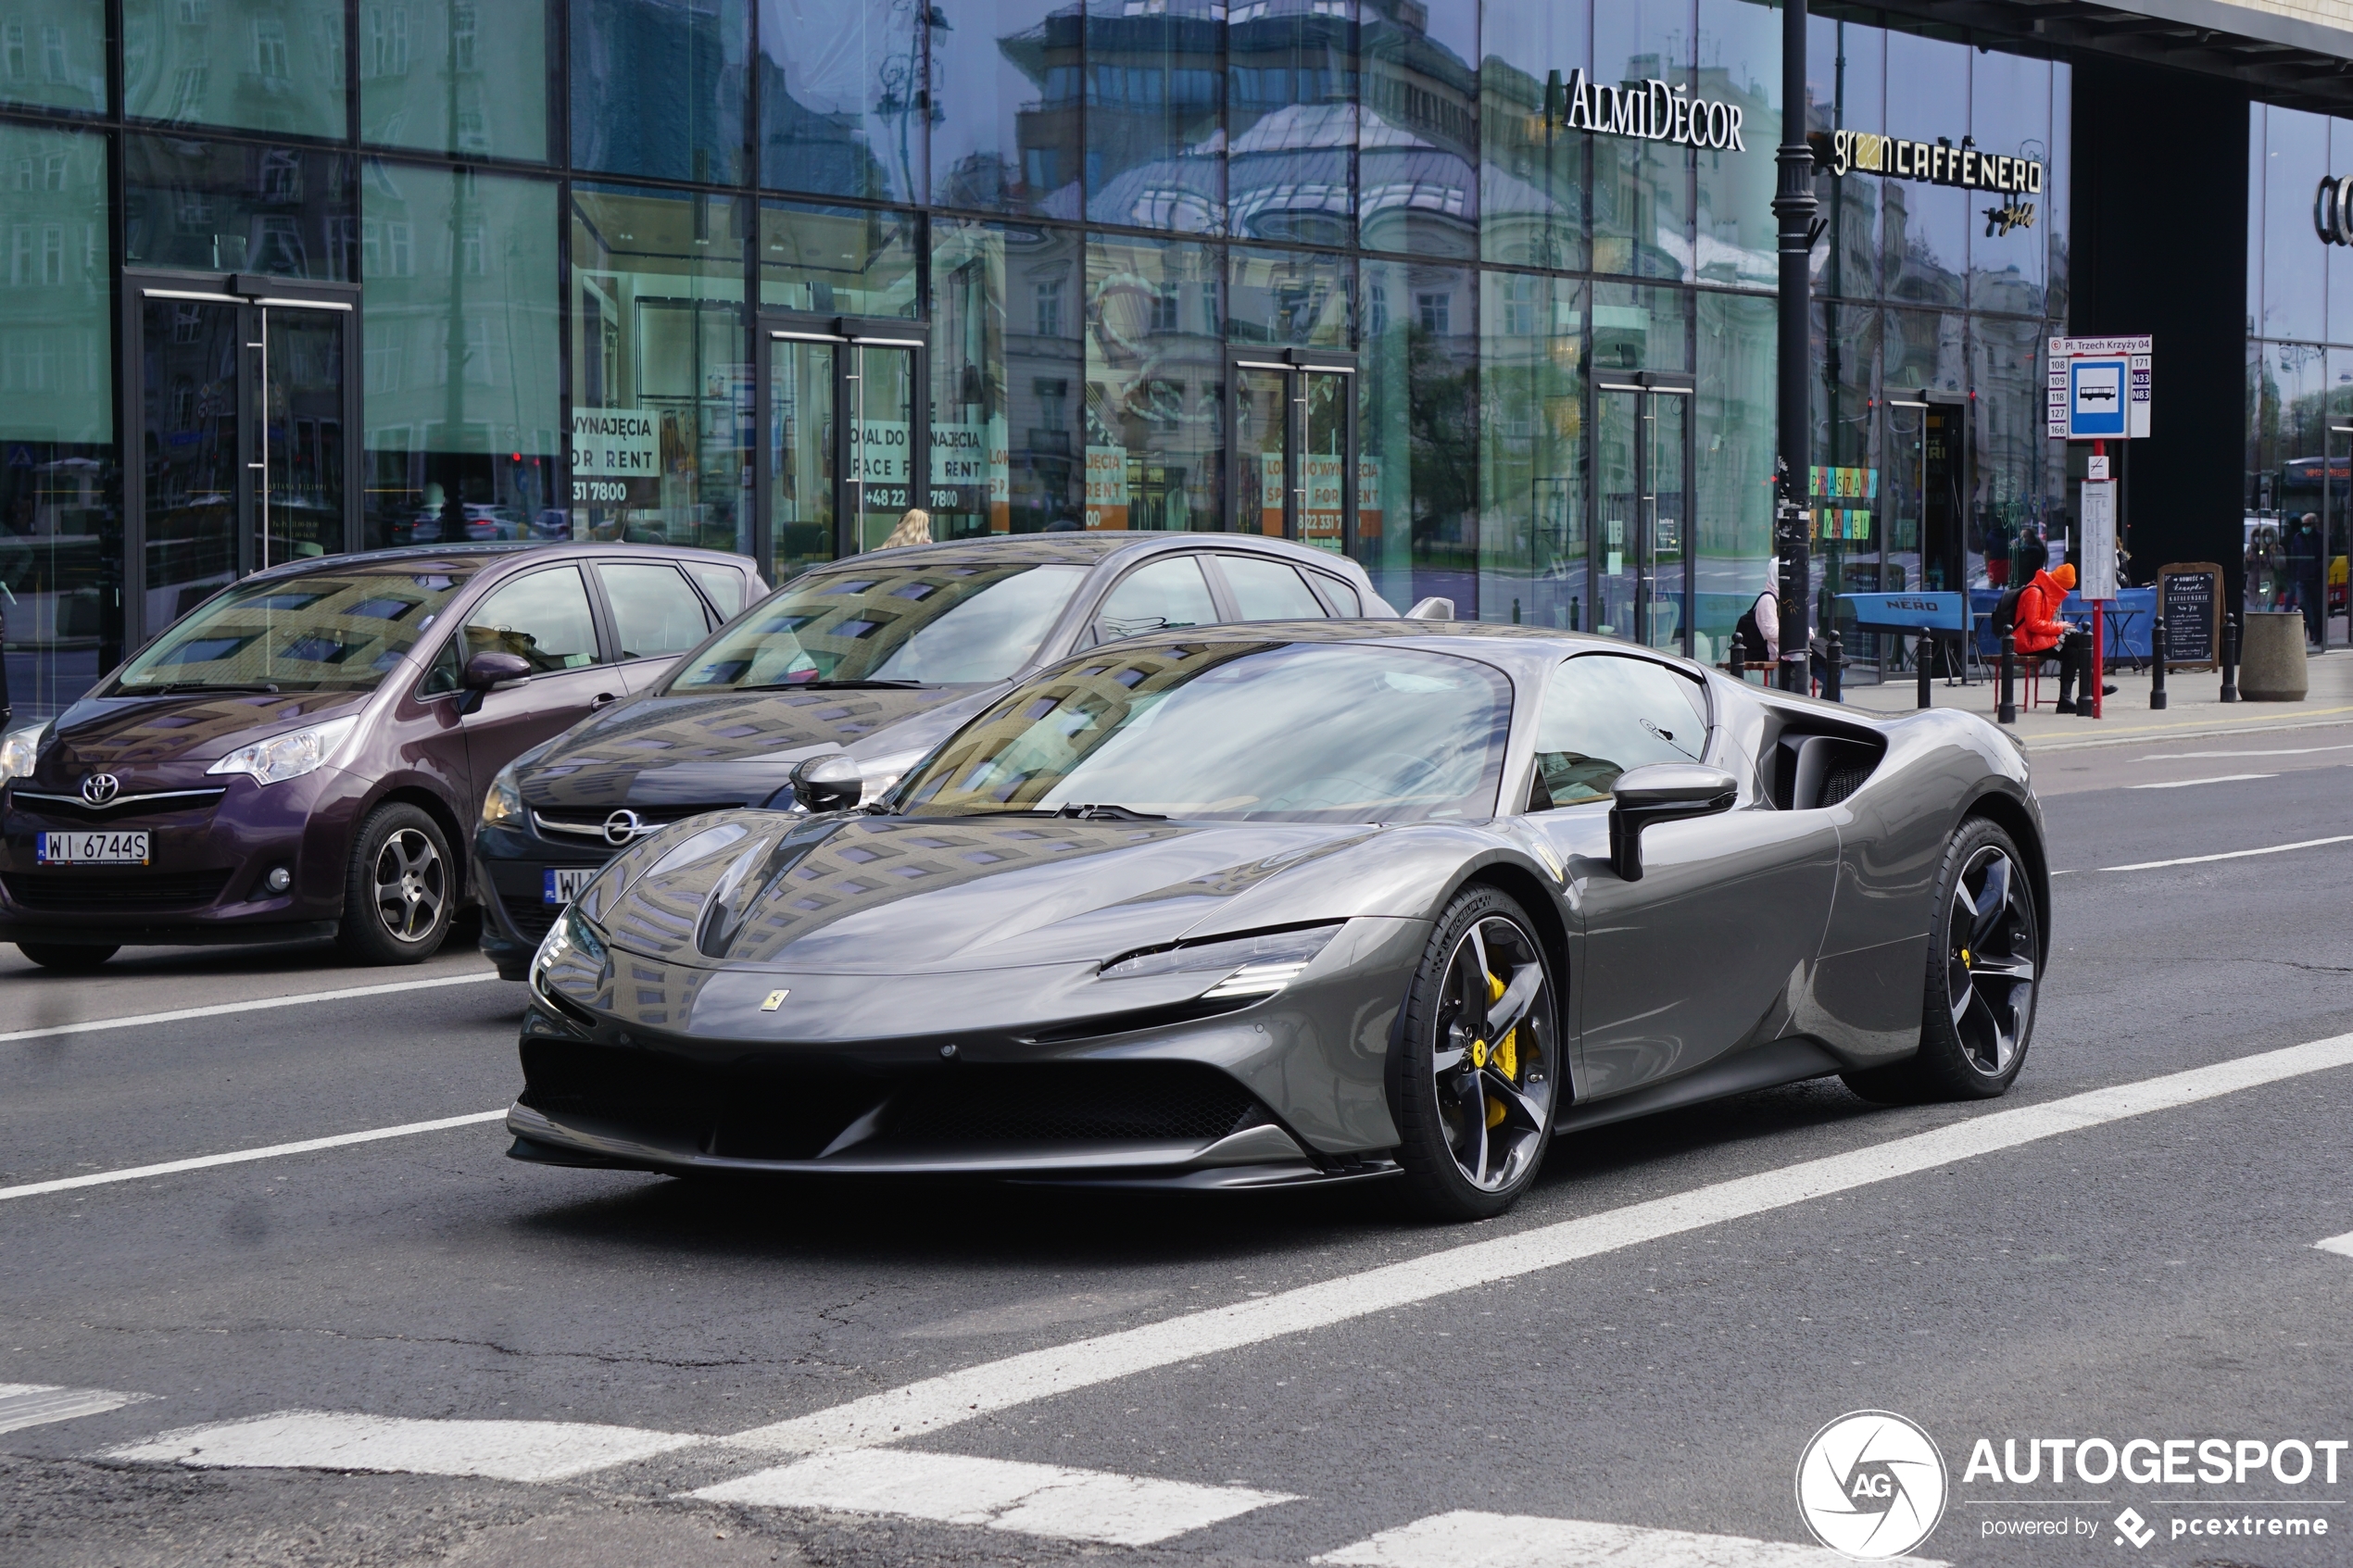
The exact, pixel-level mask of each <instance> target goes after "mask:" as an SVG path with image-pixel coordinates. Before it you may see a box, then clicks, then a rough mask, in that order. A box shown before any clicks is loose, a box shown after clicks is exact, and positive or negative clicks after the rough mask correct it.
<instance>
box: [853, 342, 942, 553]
mask: <svg viewBox="0 0 2353 1568" xmlns="http://www.w3.org/2000/svg"><path fill="white" fill-rule="evenodd" d="M921 347H922V345H920V344H886V343H877V342H875V341H872V340H858V339H853V340H852V341H851V344H850V346H849V351H848V352H847V353H846V354H844V355H843V356H842V358H844V360H845V361H847V363H848V364H849V376H848V380H849V398H848V400H847V401H848V407H849V408H850V410H851V413H850V420H849V459H850V460H849V483H850V486H851V491H852V496H851V500H850V504H849V507H848V508H847V510H848V511H849V515H850V516H851V517H852V518H854V519H855V520H856V524H855V526H856V529H857V533H856V537H855V543H854V544H853V546H851V547H852V549H853V550H859V551H863V550H873V549H878V548H880V547H881V546H882V543H883V541H884V540H886V539H887V538H889V537H890V535H891V531H892V530H893V529H896V528H897V527H898V526H899V522H900V519H901V518H902V517H904V516H905V515H906V514H907V509H908V508H910V507H912V506H915V505H916V504H917V501H916V496H915V488H914V482H915V472H916V464H915V462H914V452H915V445H916V441H917V437H918V435H919V431H918V430H917V428H916V424H915V391H916V388H917V387H918V386H919V385H920V384H921V382H920V380H919V379H918V377H917V375H916V373H915V370H916V367H915V355H916V351H917V350H918V349H919V348H921ZM926 498H928V497H926Z"/></svg>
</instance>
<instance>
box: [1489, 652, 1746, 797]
mask: <svg viewBox="0 0 2353 1568" xmlns="http://www.w3.org/2000/svg"><path fill="white" fill-rule="evenodd" d="M1706 700H1707V699H1706V697H1705V695H1703V694H1702V693H1701V691H1700V689H1699V687H1698V686H1697V685H1695V684H1692V682H1690V681H1687V680H1685V679H1684V678H1683V677H1682V676H1680V675H1678V674H1676V673H1675V672H1674V671H1671V670H1669V669H1667V667H1666V666H1664V665H1661V664H1654V663H1652V662H1651V661H1650V660H1648V659H1625V658H1620V657H1618V656H1617V655H1615V654H1586V655H1583V656H1581V657H1579V658H1577V659H1570V660H1568V661H1567V663H1565V664H1563V665H1562V666H1561V668H1560V670H1559V671H1558V672H1557V673H1555V674H1554V676H1553V682H1552V685H1551V686H1550V687H1549V688H1548V689H1547V690H1546V691H1545V693H1544V703H1543V706H1542V707H1541V709H1538V710H1537V715H1536V784H1535V786H1534V787H1532V788H1531V789H1530V790H1529V809H1530V810H1544V809H1550V808H1551V807H1554V806H1574V805H1577V804H1578V803H1579V802H1580V801H1586V800H1604V799H1606V798H1608V797H1609V793H1610V790H1611V788H1612V786H1613V785H1615V784H1617V775H1618V774H1620V773H1622V772H1624V771H1626V770H1627V769H1629V768H1639V767H1642V765H1643V764H1645V763H1649V762H1696V761H1698V760H1699V759H1700V758H1701V757H1702V756H1704V755H1705V752H1706V750H1707V721H1706V717H1705V714H1706V708H1705V704H1706Z"/></svg>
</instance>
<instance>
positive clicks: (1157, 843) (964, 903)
mask: <svg viewBox="0 0 2353 1568" xmlns="http://www.w3.org/2000/svg"><path fill="white" fill-rule="evenodd" d="M1380 831H1381V830H1378V829H1375V828H1368V827H1364V826H1361V825H1351V826H1327V825H1322V824H1307V823H1289V822H1237V823H1216V824H1193V823H1176V822H1152V821H1142V822H1130V821H1117V822H1113V821H1076V820H1072V819H1068V818H1057V817H1009V818H1004V819H989V818H969V817H965V818H951V819H924V818H905V817H870V816H847V817H844V816H825V817H814V818H794V817H788V816H785V815H783V814H781V813H776V812H766V811H727V812H721V813H717V814H714V815H711V816H706V817H698V818H696V819H694V820H693V821H692V822H686V823H682V824H680V825H679V826H678V827H675V828H673V829H670V830H667V831H666V832H664V833H662V834H658V835H656V836H655V837H652V838H649V839H648V840H646V841H645V842H643V843H641V844H639V845H637V846H635V847H633V848H631V849H630V850H629V851H628V852H627V853H626V854H625V855H623V856H622V857H621V858H620V859H617V860H616V861H615V862H614V863H613V865H612V867H611V868H610V870H609V871H608V872H607V873H606V874H605V875H604V876H602V877H600V878H598V881H597V882H596V884H593V885H592V886H591V888H590V889H589V890H588V892H587V893H585V894H584V895H583V896H582V898H581V903H580V909H581V912H582V913H584V914H585V915H586V916H587V917H588V918H589V919H590V920H592V921H594V922H597V924H598V926H599V927H600V928H601V929H602V930H603V931H604V933H605V935H606V938H607V940H609V941H610V943H611V944H612V946H613V947H616V948H618V949H620V950H622V951H623V952H627V953H635V954H637V955H639V956H641V957H645V958H652V959H661V960H670V961H673V962H678V963H685V964H690V965H696V966H699V967H721V968H750V969H761V970H774V971H779V972H799V973H833V974H882V973H895V974H909V973H920V972H955V971H966V970H980V969H1001V968H1005V967H1008V966H1012V965H1019V964H1051V963H1068V962H1075V961H1089V962H1091V961H1097V960H1104V959H1108V958H1113V957H1116V956H1117V955H1119V954H1120V953H1122V952H1125V951H1130V950H1133V949H1135V948H1137V947H1151V946H1154V945H1157V944H1160V943H1164V942H1170V941H1174V940H1176V939H1177V938H1179V937H1181V936H1184V935H1189V934H1193V933H1196V932H1214V931H1219V930H1225V929H1239V927H1236V926H1232V925H1230V924H1229V923H1228V922H1229V921H1231V920H1232V919H1234V918H1238V911H1237V910H1236V909H1235V908H1234V906H1235V905H1236V903H1237V901H1238V900H1245V899H1247V898H1248V896H1249V895H1251V894H1252V891H1253V890H1255V889H1257V888H1259V887H1260V886H1262V885H1263V884H1268V883H1270V882H1273V881H1275V880H1277V879H1279V878H1281V877H1282V876H1283V875H1284V874H1285V873H1286V872H1297V871H1298V870H1299V869H1300V868H1302V867H1303V866H1305V865H1307V864H1309V863H1310V862H1314V861H1317V860H1321V859H1326V858H1327V857H1329V856H1332V855H1334V854H1336V853H1340V852H1344V851H1346V850H1348V849H1350V848H1352V847H1355V846H1358V845H1362V844H1364V843H1365V841H1367V840H1368V839H1370V838H1372V837H1374V836H1376V835H1377V834H1378V833H1379V832H1380ZM1349 912H1351V911H1348V910H1344V909H1334V910H1331V911H1329V915H1330V918H1332V919H1335V920H1337V919H1340V918H1342V917H1343V916H1344V915H1346V914H1347V913H1349ZM1281 923H1290V922H1288V921H1286V922H1281Z"/></svg>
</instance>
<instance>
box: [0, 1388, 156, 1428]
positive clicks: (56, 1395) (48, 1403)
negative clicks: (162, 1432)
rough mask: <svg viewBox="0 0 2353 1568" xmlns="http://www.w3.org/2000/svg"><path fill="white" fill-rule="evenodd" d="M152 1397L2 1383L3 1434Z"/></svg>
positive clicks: (0, 1422) (116, 1408) (107, 1390)
mask: <svg viewBox="0 0 2353 1568" xmlns="http://www.w3.org/2000/svg"><path fill="white" fill-rule="evenodd" d="M154 1398H155V1396H154V1395H153V1394H122V1393H118V1392H116V1391H115V1390H114V1389H112V1388H55V1387H51V1386H49V1385H47V1384H45V1383H0V1432H14V1431H17V1430H18V1429H19V1428H20V1427H26V1426H46V1425H47V1424H49V1423H51V1422H53V1421H71V1420H73V1419H74V1418H75V1417H76V1416H83V1415H101V1414H104V1413H105V1412H106V1411H119V1410H120V1409H121V1408H122V1407H123V1406H125V1405H130V1404H136V1403H138V1402H139V1401H140V1400H141V1399H154Z"/></svg>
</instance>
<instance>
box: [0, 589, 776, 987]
mask: <svg viewBox="0 0 2353 1568" xmlns="http://www.w3.org/2000/svg"><path fill="white" fill-rule="evenodd" d="M762 586H763V585H762V584H761V583H759V581H758V579H757V577H756V576H754V575H753V573H752V571H751V568H750V564H749V562H747V561H745V560H743V559H741V558H737V557H734V556H726V555H721V554H718V553H716V552H712V551H703V550H685V549H671V548H665V547H649V546H631V545H597V544H561V545H539V546H527V545H504V546H500V545H489V546H482V545H462V544H460V545H440V546H431V547H426V548H412V549H400V550H382V551H376V552H373V553H371V554H366V555H356V556H341V557H336V558H333V559H325V560H318V559H314V560H308V561H304V562H301V563H298V564H296V565H291V566H285V567H280V568H277V569H275V570H273V571H264V572H260V573H258V574H256V575H254V576H252V577H247V578H245V579H244V580H242V581H240V582H238V583H234V584H233V585H232V586H230V587H228V588H226V589H224V590H223V591H221V592H220V593H219V594H216V595H215V596H213V597H211V598H210V599H208V600H207V601H205V603H203V604H202V605H200V606H198V607H197V608H195V609H194V610H192V611H190V612H189V613H188V614H187V615H186V616H184V617H182V619H181V620H180V621H178V622H176V623H175V624H174V625H173V626H172V627H171V628H170V630H169V631H167V632H165V633H163V634H162V635H161V636H159V637H157V639H156V640H155V641H154V642H152V643H150V644H149V645H148V646H145V648H142V649H141V650H140V651H139V652H138V653H137V654H136V655H134V656H133V657H132V659H130V661H129V662H128V663H126V664H124V665H123V666H122V667H121V668H120V670H117V671H114V673H113V674H111V675H109V676H108V677H107V679H105V680H104V681H101V682H100V683H99V684H97V685H96V686H95V687H94V688H93V689H92V690H91V692H90V694H89V695H88V696H84V697H83V698H82V700H80V701H79V702H76V703H75V704H74V705H73V706H72V707H71V708H69V709H67V710H66V711H65V712H63V713H61V714H59V715H58V716H57V718H56V719H54V720H52V721H49V722H47V723H44V724H41V725H37V726H34V727H32V728H30V729H22V730H18V731H16V732H15V733H14V734H9V735H8V736H6V739H5V740H0V941H8V942H14V943H15V944H16V945H17V946H18V947H19V948H20V949H21V950H22V951H23V952H24V954H25V956H26V957H27V958H30V959H31V960H33V961H34V962H36V963H41V964H45V965H47V966H49V967H50V968H53V969H88V968H92V967H94V966H96V965H98V964H102V963H104V962H105V961H106V960H107V958H109V957H110V956H112V955H113V953H114V952H115V951H116V949H117V948H119V947H126V946H133V945H138V944H149V943H186V942H271V941H286V940H291V939H296V938H303V937H320V936H334V937H336V938H337V939H338V940H339V941H340V942H341V943H342V944H343V946H344V947H345V948H346V950H347V951H348V952H349V953H350V954H351V955H352V956H353V957H354V958H356V959H359V960H362V961H366V962H371V963H386V964H391V963H413V962H415V961H417V960H421V959H423V958H426V957H428V956H429V955H431V954H432V953H433V952H434V949H436V948H437V947H440V946H441V942H442V938H443V937H444V936H446V935H447V934H448V931H449V927H450V923H451V922H452V921H453V920H454V919H455V918H456V917H457V915H458V912H459V908H460V906H461V905H462V904H463V903H464V902H465V897H466V888H467V874H466V873H467V868H466V865H465V861H464V857H465V855H466V853H467V849H468V846H469V842H470V839H471V836H472V835H471V834H470V832H469V830H470V829H471V828H472V824H473V822H474V819H475V818H476V817H477V816H478V815H479V814H480V812H481V808H482V796H483V791H484V788H485V787H486V786H487V785H488V784H489V782H490V779H491V777H492V775H494V774H495V773H497V771H498V770H499V769H500V768H502V767H504V766H506V764H507V763H508V762H509V761H510V760H511V759H513V758H514V757H515V756H516V755H517V754H518V753H520V752H522V751H524V750H526V749H528V748H529V747H531V746H536V745H537V744H538V743H539V742H541V741H543V740H547V739H548V738H549V737H550V736H553V735H555V734H560V732H562V731H563V730H565V729H568V728H570V727H571V726H572V725H573V723H575V722H577V721H579V720H581V719H582V718H585V716H587V715H588V714H589V713H591V712H594V711H595V710H597V709H600V708H603V707H605V706H607V705H608V704H610V703H613V702H618V701H620V700H621V699H622V698H623V697H625V696H630V695H631V694H633V693H635V692H637V691H639V690H642V689H644V688H645V687H646V686H648V685H649V684H652V682H653V681H654V680H655V679H656V678H657V677H659V676H660V675H661V674H662V673H663V672H664V671H666V670H668V669H669V667H670V665H671V663H672V662H673V660H674V659H676V658H677V657H678V655H679V654H681V653H683V652H685V651H686V649H688V648H691V647H693V646H696V645H697V644H698V643H700V642H701V641H702V640H703V639H704V637H705V636H707V635H708V634H709V633H711V630H712V629H713V628H715V627H717V626H718V625H719V624H721V623H722V622H723V621H725V620H726V619H727V618H728V617H729V616H732V615H733V614H735V613H736V610H737V609H739V608H742V606H743V605H744V603H745V602H746V600H747V599H748V598H749V597H750V596H752V595H753V594H754V593H756V592H758V591H760V590H761V587H762Z"/></svg>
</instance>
